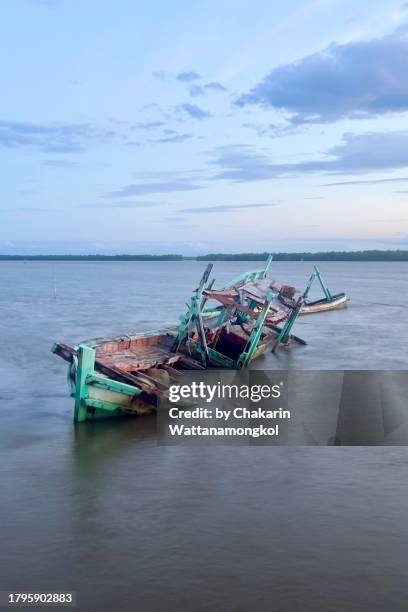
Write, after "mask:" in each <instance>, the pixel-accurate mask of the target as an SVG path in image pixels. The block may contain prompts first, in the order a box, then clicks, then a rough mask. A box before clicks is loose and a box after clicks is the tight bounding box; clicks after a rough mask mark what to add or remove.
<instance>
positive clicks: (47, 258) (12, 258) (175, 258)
mask: <svg viewBox="0 0 408 612" xmlns="http://www.w3.org/2000/svg"><path fill="white" fill-rule="evenodd" d="M183 259H185V257H183V256H182V255H0V260H7V261H21V260H23V261H24V260H27V261H182V260H183Z"/></svg>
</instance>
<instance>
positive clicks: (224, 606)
mask: <svg viewBox="0 0 408 612" xmlns="http://www.w3.org/2000/svg"><path fill="white" fill-rule="evenodd" d="M203 267H204V265H203V264H200V263H198V262H167V263H156V262H152V263H141V262H135V263H133V262H132V263H130V262H129V263H114V262H112V263H105V262H95V263H91V262H90V263H83V262H78V263H65V262H56V263H49V262H28V263H26V264H24V263H22V262H10V263H9V262H1V263H0V287H1V292H0V313H1V317H0V341H1V347H2V350H1V352H0V491H1V493H0V557H1V572H0V590H9V589H10V590H17V591H27V590H37V591H38V590H41V589H42V590H57V589H61V590H75V591H77V593H78V608H77V609H80V610H91V609H93V610H101V611H105V610H113V609H116V610H127V609H139V610H155V611H156V610H158V611H160V610H163V611H164V610H177V609H179V608H182V607H184V608H185V609H187V610H245V611H246V610H251V611H252V610H279V611H284V612H286V610H288V611H289V610H290V611H292V610H302V611H309V610H310V612H312V611H313V612H316V611H319V610H324V611H345V610H364V611H365V610H367V611H370V612H373V611H374V612H376V611H377V610H378V611H380V610H381V611H382V610H384V609H386V608H388V609H390V610H393V611H399V610H401V611H402V610H406V598H407V595H408V593H407V591H408V587H407V584H408V582H407V578H408V570H407V563H406V559H407V553H408V520H407V516H408V489H407V485H406V482H407V472H408V449H407V448H405V447H404V448H403V447H401V448H395V447H394V448H385V447H383V448H379V447H378V448H370V447H367V448H353V447H348V448H341V447H340V448H338V447H337V448H336V447H318V448H314V447H309V448H282V447H228V448H223V447H211V448H203V447H199V448H191V447H157V445H156V434H155V420H154V418H145V419H140V420H127V419H123V420H122V419H119V420H114V421H110V422H104V423H102V422H100V423H94V424H82V425H81V426H79V427H74V426H73V424H72V410H73V405H72V400H71V399H70V398H69V397H68V396H67V392H66V384H65V374H66V367H65V366H66V364H64V362H62V361H61V360H60V359H58V358H56V357H55V356H53V355H52V354H51V353H50V347H51V345H52V343H53V342H54V341H55V340H63V341H66V342H68V343H76V342H78V341H79V340H81V339H85V338H90V337H93V336H101V335H111V334H116V333H120V332H127V331H129V330H143V329H154V328H155V327H162V326H163V325H165V324H171V323H174V322H175V321H176V320H177V316H178V314H179V313H180V312H182V311H183V309H184V303H185V301H186V299H187V298H188V297H189V295H190V293H191V290H192V289H193V288H194V287H195V286H196V285H197V282H198V278H199V277H200V275H201V272H202V270H203ZM247 267H249V268H251V267H253V264H245V263H244V264H243V263H242V262H240V263H238V262H233V263H224V262H222V263H217V264H216V266H215V276H216V278H217V281H218V282H219V284H220V285H221V284H222V282H223V281H224V280H227V279H229V278H230V277H232V276H235V275H237V274H238V273H240V272H241V271H242V270H245V269H246V268H247ZM319 267H320V269H321V271H322V272H323V274H324V276H325V277H326V279H327V282H328V284H329V286H330V287H331V289H332V290H333V291H342V290H345V291H346V292H347V293H348V294H349V296H350V298H351V302H350V307H349V308H348V309H346V310H342V311H338V312H331V313H325V314H322V315H316V316H311V317H304V318H302V319H301V320H300V321H299V323H298V324H297V326H296V333H297V334H298V335H300V336H302V337H303V338H305V339H306V340H307V341H308V343H309V344H308V346H307V347H296V348H294V349H293V350H291V351H281V352H280V353H279V355H278V356H277V357H274V356H272V355H268V356H267V357H266V358H264V359H262V360H260V361H259V362H258V364H257V367H262V368H284V369H286V368H300V369H336V368H340V369H402V370H405V369H408V351H407V348H406V347H407V340H408V338H407V336H408V333H407V332H408V309H407V304H408V275H407V272H408V264H395V263H340V262H330V263H321V264H319ZM311 268H312V265H311V264H310V263H308V262H304V263H297V262H288V263H280V262H279V263H274V264H273V267H272V271H273V274H274V276H275V277H276V278H277V279H279V280H285V281H288V282H291V283H293V284H295V285H296V286H298V287H299V288H301V287H303V286H304V285H305V283H306V281H307V277H308V275H309V273H310V271H311ZM395 393H396V394H398V389H396V390H395ZM399 399H400V400H401V398H399ZM407 409H408V407H407Z"/></svg>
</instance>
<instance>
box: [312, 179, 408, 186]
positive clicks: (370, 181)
mask: <svg viewBox="0 0 408 612" xmlns="http://www.w3.org/2000/svg"><path fill="white" fill-rule="evenodd" d="M407 181H408V176H407V177H404V176H403V177H397V178H381V179H365V180H361V181H340V182H338V183H323V184H322V185H319V187H338V186H339V185H377V184H381V183H406V182H407Z"/></svg>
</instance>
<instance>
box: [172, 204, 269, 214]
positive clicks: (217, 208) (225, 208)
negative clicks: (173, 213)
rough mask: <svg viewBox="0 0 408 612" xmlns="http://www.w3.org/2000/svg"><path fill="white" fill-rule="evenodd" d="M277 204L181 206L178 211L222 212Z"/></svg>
mask: <svg viewBox="0 0 408 612" xmlns="http://www.w3.org/2000/svg"><path fill="white" fill-rule="evenodd" d="M271 206H278V204H277V203H275V204H219V205H218V206H201V207H199V208H181V209H180V210H179V212H183V213H186V212H188V213H222V212H233V211H235V210H242V209H243V208H269V207H271Z"/></svg>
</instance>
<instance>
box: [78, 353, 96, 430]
mask: <svg viewBox="0 0 408 612" xmlns="http://www.w3.org/2000/svg"><path fill="white" fill-rule="evenodd" d="M94 366H95V351H94V349H92V348H90V347H89V346H86V345H85V344H80V345H79V347H78V366H77V369H76V374H75V410H74V421H75V422H76V423H80V422H81V421H86V419H87V410H86V403H85V400H86V399H87V397H88V385H87V382H86V378H87V376H90V375H92V374H93V373H94Z"/></svg>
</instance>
